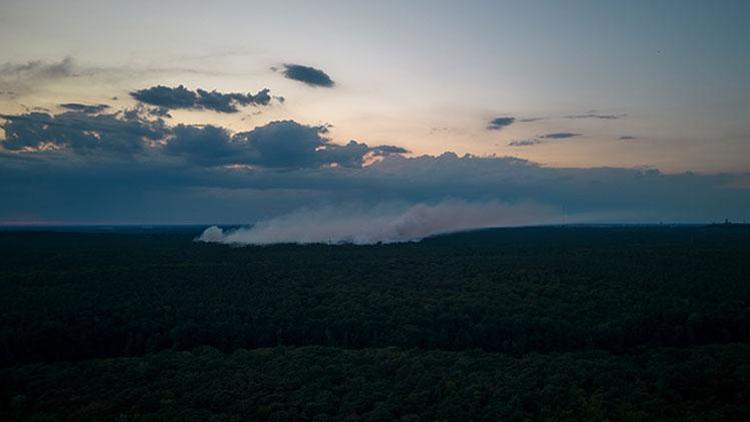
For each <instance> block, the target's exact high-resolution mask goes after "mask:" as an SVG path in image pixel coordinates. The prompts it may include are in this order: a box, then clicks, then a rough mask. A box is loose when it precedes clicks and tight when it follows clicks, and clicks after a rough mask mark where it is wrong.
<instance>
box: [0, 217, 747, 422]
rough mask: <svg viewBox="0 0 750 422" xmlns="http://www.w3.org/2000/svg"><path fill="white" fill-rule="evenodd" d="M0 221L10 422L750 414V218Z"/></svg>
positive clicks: (1, 371)
mask: <svg viewBox="0 0 750 422" xmlns="http://www.w3.org/2000/svg"><path fill="white" fill-rule="evenodd" d="M199 233H200V229H198V230H190V229H180V230H176V229H154V230H132V231H127V230H123V231H114V232H101V231H90V232H74V231H68V232H53V231H4V232H0V256H2V266H0V418H2V419H3V420H28V419H34V420H121V421H130V420H164V419H175V418H182V419H189V420H208V419H215V420H274V421H282V420H310V421H312V420H315V421H324V420H362V421H366V420H383V421H386V420H408V421H417V420H424V421H431V420H457V419H462V420H524V419H528V420H604V419H609V420H653V419H666V420H742V419H744V420H748V419H750V228H748V227H747V226H742V225H713V226H682V227H666V226H664V227H662V226H652V227H557V228H555V227H548V228H517V229H493V230H481V231H474V232H467V233H459V234H453V235H446V236H439V237H434V238H429V239H426V240H424V241H422V242H418V243H402V244H389V245H373V246H354V245H308V246H299V245H291V244H286V245H273V246H263V247H230V246H225V245H217V244H206V243H200V242H194V241H193V239H194V238H195V236H196V235H197V234H199Z"/></svg>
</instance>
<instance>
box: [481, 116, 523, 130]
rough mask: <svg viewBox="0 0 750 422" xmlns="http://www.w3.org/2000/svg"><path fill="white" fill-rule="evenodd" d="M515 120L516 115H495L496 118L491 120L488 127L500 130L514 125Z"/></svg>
mask: <svg viewBox="0 0 750 422" xmlns="http://www.w3.org/2000/svg"><path fill="white" fill-rule="evenodd" d="M515 121H516V119H515V117H507V116H506V117H495V118H494V119H492V120H490V123H489V124H488V125H487V129H488V130H500V129H502V128H504V127H506V126H510V125H512V124H513V122H515Z"/></svg>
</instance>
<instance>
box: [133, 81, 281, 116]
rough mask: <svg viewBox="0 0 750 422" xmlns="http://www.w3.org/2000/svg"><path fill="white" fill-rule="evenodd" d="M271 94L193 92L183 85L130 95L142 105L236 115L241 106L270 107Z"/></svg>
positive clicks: (134, 92)
mask: <svg viewBox="0 0 750 422" xmlns="http://www.w3.org/2000/svg"><path fill="white" fill-rule="evenodd" d="M269 92H270V91H269V90H268V89H267V88H266V89H262V90H260V91H258V93H256V94H250V93H247V94H241V93H221V92H218V91H215V90H214V91H206V90H204V89H200V88H198V89H197V90H195V91H192V90H189V89H187V88H186V87H184V86H183V85H180V86H177V87H174V88H172V87H168V86H163V85H157V86H153V87H151V88H145V89H141V90H138V91H133V92H131V93H130V95H131V96H132V97H133V98H135V99H136V100H138V101H140V102H142V103H145V104H150V105H154V106H158V107H164V108H167V109H197V110H213V111H216V112H219V113H236V112H238V111H239V109H238V107H240V106H248V105H256V106H259V105H268V104H269V103H270V102H271V95H270V94H269Z"/></svg>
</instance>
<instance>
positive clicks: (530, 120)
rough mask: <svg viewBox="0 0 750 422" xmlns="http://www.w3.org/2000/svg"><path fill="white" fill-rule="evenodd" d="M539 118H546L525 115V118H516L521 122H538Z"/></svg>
mask: <svg viewBox="0 0 750 422" xmlns="http://www.w3.org/2000/svg"><path fill="white" fill-rule="evenodd" d="M540 120H547V118H546V117H527V118H525V119H518V121H519V122H521V123H531V122H538V121H540Z"/></svg>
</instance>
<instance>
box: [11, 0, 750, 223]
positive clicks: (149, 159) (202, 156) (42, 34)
mask: <svg viewBox="0 0 750 422" xmlns="http://www.w3.org/2000/svg"><path fill="white" fill-rule="evenodd" d="M748 21H750V2H746V1H717V2H705V1H645V0H643V1H641V0H632V1H617V2H616V1H565V2H563V1H486V2H473V1H470V2H441V1H413V2H403V1H378V2H360V1H340V2H338V1H321V2H310V1H305V2H289V1H278V2H271V1H268V2H255V1H236V2H228V1H213V2H197V1H196V2H192V1H183V2H169V1H163V2H139V1H129V2H117V3H110V2H103V1H66V2H58V1H55V2H53V1H49V2H42V1H28V0H26V1H15V0H5V1H3V2H2V4H0V39H2V40H3V42H2V43H0V177H2V179H0V197H2V200H0V223H6V224H18V223H71V224H72V223H76V224H79V223H80V224H84V223H123V224H124V223H213V222H231V223H251V222H253V221H256V220H257V219H260V218H271V217H274V216H278V215H282V214H284V213H288V212H290V211H293V210H297V209H300V207H303V208H319V207H326V206H345V207H354V208H357V207H368V204H380V205H383V204H387V206H389V207H391V206H393V207H406V206H412V205H414V204H436V203H441V202H443V201H446V200H458V201H462V202H466V203H470V204H476V203H483V204H484V203H488V202H491V203H502V204H505V205H509V206H511V208H513V207H517V206H520V205H519V204H524V205H523V206H524V207H526V206H527V205H528V204H534V207H537V208H535V209H543V210H548V211H545V212H541V214H539V213H537V214H533V215H536V216H544V217H539V218H538V219H531V220H528V221H525V220H523V221H517V220H513V221H514V223H518V222H524V223H549V222H555V221H557V220H558V219H559V216H560V215H562V214H570V215H571V216H572V218H573V219H574V220H578V221H581V222H588V221H596V222H598V221H618V222H619V221H622V222H656V221H661V220H668V221H676V222H696V221H714V220H723V219H724V218H732V219H737V220H742V219H745V218H750V199H748V198H749V197H750V95H749V94H750V29H748V28H750V26H748V25H747V22H748ZM266 89H267V91H265V90H266ZM352 140H354V141H356V143H350V141H352ZM446 153H448V154H446ZM450 153H455V155H453V154H450ZM466 154H469V155H466ZM524 209H526V208H524ZM523 212H524V213H526V211H523ZM501 223H502V221H499V222H498V224H501Z"/></svg>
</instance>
